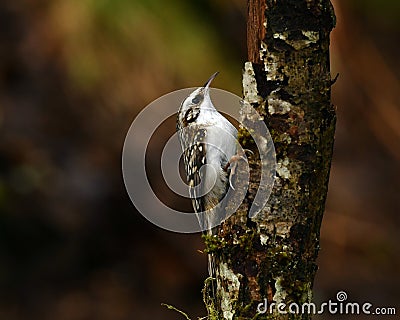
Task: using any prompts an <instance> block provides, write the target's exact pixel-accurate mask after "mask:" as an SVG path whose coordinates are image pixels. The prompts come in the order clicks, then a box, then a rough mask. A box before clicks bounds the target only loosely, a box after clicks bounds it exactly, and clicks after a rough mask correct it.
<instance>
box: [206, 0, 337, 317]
mask: <svg viewBox="0 0 400 320" xmlns="http://www.w3.org/2000/svg"><path fill="white" fill-rule="evenodd" d="M248 23H249V25H248V46H249V48H248V51H249V52H248V56H249V60H250V61H249V62H246V63H245V66H244V74H243V92H244V99H245V101H247V102H248V103H249V104H250V105H251V106H252V107H253V108H255V110H257V112H258V113H259V114H260V115H262V117H263V119H264V122H265V123H266V125H267V127H268V128H269V130H270V133H271V136H272V139H273V141H274V144H275V150H276V160H277V167H276V172H277V174H276V178H275V184H274V187H273V191H272V194H271V196H270V198H269V200H268V202H267V205H266V206H265V207H264V209H263V210H262V212H261V213H259V214H258V215H257V216H256V217H254V218H249V216H248V212H249V209H250V207H251V203H252V200H253V199H254V195H255V193H256V192H257V189H258V187H259V186H258V184H257V182H258V179H259V177H260V170H261V166H262V164H261V163H260V161H259V157H258V150H256V149H255V145H254V143H252V139H251V137H250V136H249V133H248V132H246V131H245V130H244V129H241V130H240V131H239V140H240V142H241V144H242V146H243V147H244V148H247V149H251V150H252V151H253V152H254V156H252V157H250V159H249V166H250V169H251V172H250V183H249V189H248V192H247V195H246V198H245V200H244V202H243V203H242V205H241V206H240V207H239V209H238V210H237V212H236V213H235V214H233V215H232V216H231V217H230V218H229V219H228V220H227V221H225V222H224V223H223V224H222V225H221V226H220V227H219V230H218V234H217V236H215V237H212V238H208V239H206V248H207V251H208V252H212V253H213V254H214V256H215V259H216V263H217V279H216V281H217V295H216V299H212V300H211V301H213V302H212V303H213V305H212V306H209V307H210V308H211V309H212V310H213V312H214V317H217V318H219V319H309V318H310V315H307V314H303V315H293V314H279V313H278V312H276V310H275V312H273V313H272V314H269V313H266V314H257V305H258V304H259V303H260V302H263V301H264V299H267V301H268V303H272V302H283V303H286V304H287V305H288V304H290V303H293V302H294V303H297V304H300V305H301V304H302V303H306V302H310V301H311V299H312V286H313V281H314V276H315V272H316V270H317V265H316V262H315V261H316V258H317V254H318V250H319V230H320V226H321V220H322V216H323V211H324V205H325V199H326V194H327V186H328V177H329V169H330V162H331V157H332V147H333V139H334V129H335V112H334V108H333V106H332V104H331V102H330V90H331V85H332V81H331V76H330V66H329V34H330V31H331V30H332V28H333V27H334V24H335V17H334V13H333V8H332V5H331V3H330V1H329V0H249V22H248ZM239 183H240V182H239Z"/></svg>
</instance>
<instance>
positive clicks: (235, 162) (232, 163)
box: [223, 148, 254, 190]
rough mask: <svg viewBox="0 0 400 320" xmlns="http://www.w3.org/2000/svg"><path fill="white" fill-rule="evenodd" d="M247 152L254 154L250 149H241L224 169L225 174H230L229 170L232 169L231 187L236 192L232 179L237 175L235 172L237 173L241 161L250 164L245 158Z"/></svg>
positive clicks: (230, 176)
mask: <svg viewBox="0 0 400 320" xmlns="http://www.w3.org/2000/svg"><path fill="white" fill-rule="evenodd" d="M246 151H247V152H249V153H251V154H254V153H253V151H251V150H248V149H241V148H240V151H238V153H237V154H235V155H233V156H232V157H231V158H230V159H229V161H228V162H227V163H226V165H225V166H224V168H223V169H224V171H225V172H228V168H229V167H230V168H231V173H230V175H229V185H230V186H231V188H232V189H233V190H235V188H234V187H233V184H232V180H231V179H232V177H233V176H234V175H235V171H236V168H237V166H238V162H239V161H240V160H244V161H246V162H248V161H247V158H246V157H245V154H246Z"/></svg>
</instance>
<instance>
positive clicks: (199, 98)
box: [192, 95, 201, 104]
mask: <svg viewBox="0 0 400 320" xmlns="http://www.w3.org/2000/svg"><path fill="white" fill-rule="evenodd" d="M200 101H201V97H200V96H199V95H197V96H195V97H194V98H193V99H192V103H193V104H198V103H199V102H200Z"/></svg>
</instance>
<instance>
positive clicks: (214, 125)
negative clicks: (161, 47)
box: [177, 73, 237, 234]
mask: <svg viewBox="0 0 400 320" xmlns="http://www.w3.org/2000/svg"><path fill="white" fill-rule="evenodd" d="M216 75H217V73H215V74H213V75H212V76H211V78H210V79H209V80H208V81H207V82H206V84H205V85H204V86H203V87H199V88H197V89H196V90H194V91H193V92H192V93H191V94H190V95H189V96H188V97H187V98H186V99H185V100H184V101H183V102H182V105H181V107H180V109H179V111H178V117H177V130H178V132H179V139H180V143H181V146H182V150H183V156H184V157H183V158H184V163H185V170H186V175H187V182H188V185H189V193H190V197H191V199H192V203H193V208H194V210H195V212H203V211H206V210H212V209H213V208H214V207H215V206H216V205H217V204H218V203H219V202H220V201H221V200H222V199H223V198H224V196H225V194H226V192H227V190H228V188H229V174H230V170H229V165H228V162H229V161H230V159H231V158H232V157H233V156H234V155H235V154H236V148H237V142H236V138H237V130H236V128H235V127H234V126H233V125H232V124H231V123H230V122H229V121H228V120H227V119H226V118H225V117H223V116H222V115H221V114H220V113H219V112H218V111H217V110H216V109H215V107H214V105H213V103H212V101H211V98H210V91H209V86H210V83H211V81H212V80H213V79H214V78H215V76H216ZM204 165H207V166H205V167H203V168H202V166H204ZM200 182H202V183H201V186H200V187H197V188H195V187H196V186H197V185H199V183H200ZM205 190H209V192H207V193H206V192H205ZM198 217H199V223H200V227H201V228H202V230H204V231H206V232H207V233H209V234H211V233H212V227H214V226H216V225H217V221H218V220H219V221H221V220H223V217H224V212H222V210H219V212H216V210H212V211H209V213H208V214H205V215H204V218H201V216H198Z"/></svg>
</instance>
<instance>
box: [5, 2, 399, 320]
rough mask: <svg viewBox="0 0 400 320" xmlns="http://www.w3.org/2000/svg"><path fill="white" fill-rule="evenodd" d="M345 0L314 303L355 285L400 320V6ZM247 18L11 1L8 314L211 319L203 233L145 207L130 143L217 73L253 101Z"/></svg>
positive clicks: (240, 12) (227, 7) (230, 12)
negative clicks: (167, 99)
mask: <svg viewBox="0 0 400 320" xmlns="http://www.w3.org/2000/svg"><path fill="white" fill-rule="evenodd" d="M334 6H335V9H336V14H337V28H336V29H335V30H334V31H333V34H332V47H331V49H332V50H331V61H332V76H333V77H334V76H335V75H336V74H337V73H339V78H338V80H337V82H336V84H335V85H334V86H333V103H334V104H335V105H336V107H337V114H338V124H337V132H336V142H335V150H334V159H333V165H332V172H331V180H330V188H329V195H328V202H327V209H326V214H325V218H324V221H323V226H322V231H321V251H320V257H319V266H320V270H319V272H318V274H317V278H316V281H315V299H316V301H324V300H327V299H334V297H335V295H336V292H337V291H339V290H344V291H346V292H347V294H348V296H349V300H352V301H359V302H364V301H370V302H371V303H373V304H374V305H375V306H395V307H397V311H398V313H399V312H400V305H399V301H400V289H399V287H400V276H399V275H400V272H399V270H400V250H399V247H397V245H398V243H399V240H400V236H399V234H400V230H399V227H400V217H399V211H400V207H399V200H398V198H399V195H398V193H399V190H400V179H399V177H400V175H399V165H398V163H399V160H400V144H399V141H400V125H399V123H400V109H399V106H400V98H399V97H400V94H399V92H400V83H399V76H398V74H399V70H400V64H399V59H398V57H399V55H400V45H399V44H398V39H399V35H400V4H399V2H398V1H397V0H381V1H373V0H335V1H334ZM245 19H246V4H245V1H240V0H235V1H228V0H218V1H211V0H207V1H200V0H196V1H190V2H189V1H184V0H171V1H162V0H83V1H82V0H52V1H49V0H36V1H34V0H19V1H2V2H0V130H1V140H0V261H1V263H0V319H6V320H17V319H18V320H20V319H30V320H36V319H38V320H39V319H40V320H47V319H60V320H63V319H65V320H66V319H68V320H86V319H98V320H125V319H180V318H181V315H179V314H178V313H175V312H173V311H170V310H167V309H166V308H165V307H161V306H160V304H161V303H162V302H164V303H169V304H172V305H174V306H176V307H178V308H180V309H182V310H185V311H187V312H188V314H189V315H190V316H191V317H192V319H195V318H196V317H197V316H201V315H203V316H204V315H205V310H204V307H203V304H202V301H201V293H200V291H201V288H202V282H203V279H204V278H205V277H206V270H207V267H206V257H205V255H204V254H201V253H200V252H199V251H198V250H201V249H202V248H203V245H202V242H201V239H200V235H198V234H195V235H183V234H174V233H171V232H168V231H164V230H161V229H159V228H158V227H156V226H154V225H152V224H151V223H149V222H148V221H146V220H145V219H144V218H143V217H142V216H141V215H140V214H139V213H137V212H136V211H135V208H134V207H133V205H132V204H131V202H130V200H129V197H128V195H127V193H126V191H125V188H124V185H123V180H122V174H121V166H120V163H121V150H122V145H123V142H124V138H125V134H126V132H127V130H128V128H129V126H130V123H131V121H132V120H133V119H134V117H135V115H136V114H137V113H138V112H139V111H140V110H141V109H142V108H144V107H145V106H146V104H148V103H149V102H151V101H152V100H154V99H156V98H157V97H159V96H161V95H163V94H165V93H167V92H170V91H173V90H176V89H179V88H182V87H190V86H196V85H199V84H201V83H203V82H204V80H205V79H207V77H208V76H209V75H210V74H212V73H213V72H215V71H216V70H219V71H220V76H219V77H218V79H217V81H216V82H215V86H217V87H220V88H223V89H226V90H229V91H232V92H234V93H236V94H238V95H240V94H241V82H240V81H241V69H242V66H243V63H244V61H245V59H246V47H245V44H246V39H245V25H246V24H245ZM153 162H154V163H155V164H156V163H157V160H153ZM154 166H155V167H157V165H154ZM150 168H152V167H151V166H150ZM150 174H151V175H152V179H153V180H154V179H155V181H157V179H160V177H159V176H158V174H157V170H156V168H154V170H153V171H152V172H151V173H150ZM177 205H179V203H178V204H177ZM185 205H187V203H182V206H185ZM318 318H319V319H325V318H326V319H331V318H332V319H333V318H338V316H335V317H333V316H328V315H324V316H319V317H318ZM350 318H354V319H356V318H357V319H363V316H357V317H351V316H342V317H340V319H350ZM385 318H389V317H385Z"/></svg>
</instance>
